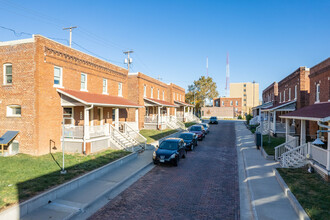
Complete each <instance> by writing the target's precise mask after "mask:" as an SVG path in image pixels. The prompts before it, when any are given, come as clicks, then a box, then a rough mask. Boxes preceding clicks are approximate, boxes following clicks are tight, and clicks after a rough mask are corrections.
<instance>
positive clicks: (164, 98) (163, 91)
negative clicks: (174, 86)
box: [163, 90, 165, 100]
mask: <svg viewBox="0 0 330 220" xmlns="http://www.w3.org/2000/svg"><path fill="white" fill-rule="evenodd" d="M163 100H165V91H164V90H163Z"/></svg>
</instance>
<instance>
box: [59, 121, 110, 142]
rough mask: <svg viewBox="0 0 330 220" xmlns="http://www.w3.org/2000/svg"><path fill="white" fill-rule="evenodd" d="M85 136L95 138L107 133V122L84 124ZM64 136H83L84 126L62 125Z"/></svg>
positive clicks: (73, 137) (78, 137)
mask: <svg viewBox="0 0 330 220" xmlns="http://www.w3.org/2000/svg"><path fill="white" fill-rule="evenodd" d="M85 132H86V137H87V138H95V137H101V136H107V135H109V124H104V125H95V126H86V131H85ZM64 138H72V139H82V138H84V126H64Z"/></svg>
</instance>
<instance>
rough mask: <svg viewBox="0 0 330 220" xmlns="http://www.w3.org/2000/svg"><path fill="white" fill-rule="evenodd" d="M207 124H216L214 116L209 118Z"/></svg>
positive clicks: (216, 119)
mask: <svg viewBox="0 0 330 220" xmlns="http://www.w3.org/2000/svg"><path fill="white" fill-rule="evenodd" d="M209 124H218V118H217V117H215V116H212V117H211V118H210V121H209Z"/></svg>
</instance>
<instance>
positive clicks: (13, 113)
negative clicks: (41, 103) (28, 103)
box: [7, 105, 21, 117]
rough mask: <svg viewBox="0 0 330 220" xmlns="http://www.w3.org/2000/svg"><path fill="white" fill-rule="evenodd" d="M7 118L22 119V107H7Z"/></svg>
mask: <svg viewBox="0 0 330 220" xmlns="http://www.w3.org/2000/svg"><path fill="white" fill-rule="evenodd" d="M7 117H21V106H20V105H8V106H7Z"/></svg>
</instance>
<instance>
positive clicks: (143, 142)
mask: <svg viewBox="0 0 330 220" xmlns="http://www.w3.org/2000/svg"><path fill="white" fill-rule="evenodd" d="M124 133H126V134H127V135H128V136H130V137H131V138H133V139H134V140H135V141H136V142H138V143H139V144H140V145H143V147H144V149H145V148H146V145H147V138H145V137H144V136H143V135H141V134H140V133H139V132H138V131H136V130H135V129H134V128H132V127H131V126H130V124H129V123H128V122H124Z"/></svg>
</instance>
